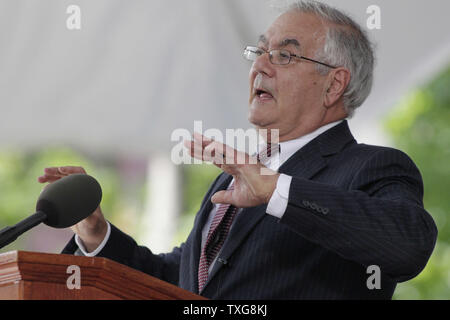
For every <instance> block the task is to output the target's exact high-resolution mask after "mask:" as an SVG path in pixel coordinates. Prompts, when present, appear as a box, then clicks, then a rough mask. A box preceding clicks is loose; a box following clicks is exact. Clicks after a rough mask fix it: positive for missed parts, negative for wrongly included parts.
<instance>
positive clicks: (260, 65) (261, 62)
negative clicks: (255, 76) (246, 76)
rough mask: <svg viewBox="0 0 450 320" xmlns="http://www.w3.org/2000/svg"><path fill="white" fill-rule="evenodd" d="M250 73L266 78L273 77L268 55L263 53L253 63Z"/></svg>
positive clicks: (272, 66) (272, 68)
mask: <svg viewBox="0 0 450 320" xmlns="http://www.w3.org/2000/svg"><path fill="white" fill-rule="evenodd" d="M252 73H263V74H264V75H266V76H268V77H273V75H274V73H275V69H274V65H273V64H272V63H271V62H270V57H269V53H264V54H262V55H260V56H259V57H257V58H256V60H255V61H254V62H253V66H252Z"/></svg>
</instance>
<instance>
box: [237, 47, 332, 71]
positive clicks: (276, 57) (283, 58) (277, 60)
mask: <svg viewBox="0 0 450 320" xmlns="http://www.w3.org/2000/svg"><path fill="white" fill-rule="evenodd" d="M266 53H268V54H269V60H270V62H271V63H272V64H278V65H285V64H289V63H290V62H291V58H297V59H304V60H308V61H312V62H315V63H318V64H321V65H323V66H326V67H328V68H332V69H336V68H337V67H333V66H330V65H329V64H326V63H323V62H319V61H316V60H313V59H310V58H307V57H304V56H298V55H295V54H292V53H290V52H289V51H287V50H278V49H274V50H270V51H266V50H264V49H261V48H258V47H251V46H249V47H246V48H245V50H244V57H245V58H246V59H247V60H250V61H255V60H256V58H258V57H260V56H262V55H263V54H266Z"/></svg>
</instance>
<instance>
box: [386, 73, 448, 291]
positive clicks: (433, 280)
mask: <svg viewBox="0 0 450 320" xmlns="http://www.w3.org/2000/svg"><path fill="white" fill-rule="evenodd" d="M385 126H386V129H387V131H388V133H389V134H390V135H391V137H392V139H393V141H394V144H395V146H396V147H398V148H399V149H401V150H402V151H404V152H406V153H407V154H408V155H409V156H410V157H411V158H412V159H413V161H414V162H415V163H416V165H417V167H418V168H419V170H420V172H421V173H422V178H423V182H424V190H425V194H424V206H425V208H426V209H427V211H428V212H429V213H430V214H431V215H432V216H433V218H434V220H435V222H436V225H437V227H438V230H439V235H438V242H437V244H436V247H435V250H434V252H433V255H432V256H431V259H430V260H429V262H428V265H427V266H426V268H425V269H424V271H423V272H422V273H421V274H420V275H419V276H417V277H416V278H414V279H413V280H411V281H407V282H405V283H401V284H399V285H398V286H397V290H396V292H395V295H394V298H395V299H449V298H450V221H449V213H450V165H449V163H450V162H449V159H450V66H448V67H447V69H446V70H445V71H444V72H442V73H441V74H439V75H438V76H437V77H436V78H435V79H433V80H432V81H430V83H428V84H426V85H424V86H423V87H421V88H417V89H416V90H413V91H412V92H410V93H409V94H408V95H407V96H406V97H405V98H404V99H403V100H402V101H401V102H400V103H399V104H398V105H397V106H396V107H395V108H394V109H393V110H392V112H391V113H390V114H389V115H388V117H387V119H386V123H385Z"/></svg>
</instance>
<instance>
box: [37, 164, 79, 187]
mask: <svg viewBox="0 0 450 320" xmlns="http://www.w3.org/2000/svg"><path fill="white" fill-rule="evenodd" d="M74 173H83V174H86V171H85V170H84V168H83V167H76V166H64V167H48V168H45V169H44V174H43V175H42V176H40V177H38V182H40V183H45V182H50V183H51V182H54V181H56V180H58V179H61V178H62V177H65V176H68V175H70V174H74Z"/></svg>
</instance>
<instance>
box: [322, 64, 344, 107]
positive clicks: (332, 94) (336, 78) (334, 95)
mask: <svg viewBox="0 0 450 320" xmlns="http://www.w3.org/2000/svg"><path fill="white" fill-rule="evenodd" d="M328 76H329V77H330V83H329V84H328V88H327V90H326V91H325V97H324V102H323V103H324V106H325V108H327V109H329V108H331V107H332V106H333V105H334V104H335V103H336V102H337V101H338V100H339V99H340V98H341V97H342V95H343V94H344V91H345V89H347V86H348V84H349V82H350V77H351V74H350V71H349V70H348V69H345V68H342V67H341V68H337V69H334V70H332V71H331V72H330V74H329V75H328Z"/></svg>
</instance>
